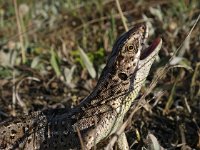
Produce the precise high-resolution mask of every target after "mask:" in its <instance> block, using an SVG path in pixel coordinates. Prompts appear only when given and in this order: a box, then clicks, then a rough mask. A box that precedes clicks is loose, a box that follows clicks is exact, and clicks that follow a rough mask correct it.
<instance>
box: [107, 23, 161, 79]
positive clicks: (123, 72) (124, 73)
mask: <svg viewBox="0 0 200 150" xmlns="http://www.w3.org/2000/svg"><path fill="white" fill-rule="evenodd" d="M147 37H148V27H147V25H146V24H144V23H142V24H137V25H135V26H134V27H133V28H132V29H130V30H129V31H128V32H126V33H124V34H123V35H121V36H120V37H119V39H118V40H117V41H116V42H115V44H114V46H113V50H112V53H111V55H110V57H109V59H108V62H107V66H108V67H109V68H112V70H114V72H113V74H115V75H118V77H119V78H120V79H121V80H127V79H129V77H131V76H132V75H133V74H134V73H135V72H136V71H137V68H138V63H139V61H140V60H143V59H145V58H147V57H148V56H150V54H151V53H152V52H153V51H154V50H155V49H156V48H157V46H158V45H159V43H160V42H161V39H159V38H158V39H156V40H154V41H153V42H152V44H151V45H150V46H149V47H148V48H145V41H146V39H147ZM115 71H116V72H115Z"/></svg>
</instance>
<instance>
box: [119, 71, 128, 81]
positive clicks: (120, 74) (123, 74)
mask: <svg viewBox="0 0 200 150" xmlns="http://www.w3.org/2000/svg"><path fill="white" fill-rule="evenodd" d="M118 77H119V78H120V79H121V80H124V81H125V80H127V79H128V76H127V74H125V73H123V72H121V73H119V74H118Z"/></svg>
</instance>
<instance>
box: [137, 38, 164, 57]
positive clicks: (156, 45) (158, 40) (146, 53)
mask: <svg viewBox="0 0 200 150" xmlns="http://www.w3.org/2000/svg"><path fill="white" fill-rule="evenodd" d="M161 44H162V39H161V38H156V39H155V40H154V41H153V42H152V43H151V45H150V46H149V47H147V48H145V49H144V50H142V53H141V55H140V60H143V59H145V58H147V57H148V56H149V55H151V53H152V52H154V51H155V50H157V49H160V48H159V47H160V45H161Z"/></svg>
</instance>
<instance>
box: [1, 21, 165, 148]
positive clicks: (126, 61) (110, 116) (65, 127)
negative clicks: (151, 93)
mask: <svg viewBox="0 0 200 150" xmlns="http://www.w3.org/2000/svg"><path fill="white" fill-rule="evenodd" d="M147 34H148V30H147V27H146V25H145V24H138V25H136V26H135V27H134V28H132V29H130V30H129V31H128V32H126V33H124V34H123V35H122V36H121V37H120V38H119V39H118V40H117V41H116V43H115V44H114V46H113V50H112V53H111V56H110V57H109V59H108V62H107V64H106V67H105V68H104V70H103V71H102V74H101V76H100V79H99V81H98V83H97V85H96V87H95V88H94V91H93V92H92V93H91V94H90V95H89V96H87V97H86V98H85V99H84V100H83V101H82V102H81V104H80V105H78V106H77V107H76V108H74V109H72V110H70V111H68V112H67V111H66V110H47V111H43V112H33V113H31V114H30V115H28V116H24V117H19V118H15V119H13V120H10V121H7V122H4V123H1V124H0V149H80V148H81V144H80V138H79V136H78V135H77V132H80V135H81V141H82V143H83V145H82V146H83V147H82V148H84V149H91V148H92V147H93V146H94V144H97V143H99V142H101V141H102V140H104V139H105V138H107V137H109V136H110V135H111V134H113V133H114V132H115V131H116V130H117V129H118V128H119V126H120V125H121V124H122V122H123V118H124V115H125V114H126V112H127V111H128V110H129V108H130V105H131V103H132V102H133V100H134V99H135V98H136V96H137V95H138V92H139V91H140V88H141V86H142V84H143V82H144V81H145V80H146V77H147V75H148V74H149V70H150V68H151V65H152V63H153V61H154V59H155V56H156V55H157V53H158V52H159V50H160V48H161V45H162V40H161V39H160V38H158V39H156V40H155V41H154V42H153V43H152V45H151V46H150V47H149V48H147V49H146V50H144V48H143V45H144V42H145V40H146V38H147ZM124 136H125V134H123V137H121V139H126V138H125V137H124ZM126 147H128V146H127V144H126ZM122 149H128V148H123V146H122Z"/></svg>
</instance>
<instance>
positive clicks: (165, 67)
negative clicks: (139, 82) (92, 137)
mask: <svg viewBox="0 0 200 150" xmlns="http://www.w3.org/2000/svg"><path fill="white" fill-rule="evenodd" d="M199 19H200V14H199V16H198V17H197V19H196V21H195V23H194V25H193V26H192V28H191V30H190V32H189V33H188V35H187V37H186V38H185V40H184V41H183V42H182V44H181V45H180V46H179V47H178V48H177V50H176V51H175V52H174V53H173V55H172V56H171V58H170V60H169V62H168V63H167V64H166V65H165V66H164V67H163V68H162V70H161V71H160V73H159V74H158V75H157V77H156V78H154V80H153V81H152V82H151V84H150V86H149V88H148V90H147V91H146V92H145V94H144V95H143V96H142V97H141V98H140V99H139V102H138V105H137V106H136V108H135V109H133V110H132V109H131V110H130V111H132V112H131V114H130V115H129V117H128V119H127V120H125V122H124V123H123V124H122V126H121V127H120V128H119V130H118V131H117V132H116V133H115V136H113V138H112V139H111V140H110V142H109V143H108V145H107V146H106V148H105V150H110V149H111V148H112V147H113V146H114V144H115V143H116V141H117V139H118V137H119V136H120V135H121V134H122V133H123V132H124V130H125V128H126V127H127V125H128V124H129V122H130V121H131V120H132V117H133V115H134V114H135V112H136V111H137V110H139V109H140V108H141V107H142V105H141V104H142V102H143V101H145V97H146V96H147V95H148V94H149V93H150V92H151V91H152V90H153V88H154V87H155V86H156V84H157V82H158V80H160V79H161V78H162V77H163V76H164V74H165V73H166V72H167V70H168V67H169V63H170V62H171V61H172V59H173V57H174V56H175V55H176V54H177V52H178V51H179V50H180V49H181V47H182V46H183V43H184V42H185V41H186V40H187V38H189V36H190V35H191V33H192V31H193V30H194V28H195V26H196V25H197V23H198V21H199Z"/></svg>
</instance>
